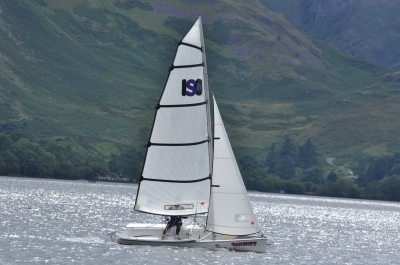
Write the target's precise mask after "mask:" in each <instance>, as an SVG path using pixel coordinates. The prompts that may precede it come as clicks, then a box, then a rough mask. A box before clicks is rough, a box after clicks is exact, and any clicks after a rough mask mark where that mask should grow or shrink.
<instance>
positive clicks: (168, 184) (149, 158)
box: [107, 16, 267, 252]
mask: <svg viewBox="0 0 400 265" xmlns="http://www.w3.org/2000/svg"><path fill="white" fill-rule="evenodd" d="M210 105H211V104H210V99H209V89H208V80H207V68H206V56H205V46H204V39H203V30H202V23H201V17H200V16H199V17H198V19H197V21H196V22H195V23H194V24H193V26H192V27H191V28H190V30H189V31H188V32H187V34H186V35H185V36H184V37H183V39H182V40H181V41H180V42H179V43H178V48H177V51H176V55H175V58H174V61H173V64H172V66H171V67H170V69H169V76H168V79H167V81H166V83H165V87H164V90H163V93H162V95H161V98H160V100H159V103H158V105H157V107H156V114H155V118H154V123H153V128H152V131H151V134H150V138H149V141H148V144H147V151H146V156H145V161H144V165H143V169H142V176H141V177H140V180H139V184H138V191H137V195H136V201H135V206H134V210H135V211H137V212H141V213H147V214H153V215H159V216H162V217H165V216H171V217H172V216H180V217H184V218H188V219H187V220H186V222H185V224H183V225H182V227H181V229H180V232H179V237H176V236H174V235H175V229H176V227H173V228H172V229H170V230H169V231H168V232H167V233H166V235H165V236H163V231H164V229H165V226H166V222H165V221H162V222H160V223H155V224H143V223H130V224H127V225H126V227H125V228H124V229H122V230H120V231H115V232H112V233H109V234H108V235H107V238H108V239H109V240H110V241H114V242H116V243H119V244H125V245H149V246H180V247H206V248H228V249H233V250H239V251H252V252H266V246H267V239H266V237H264V235H263V233H262V232H261V231H260V228H259V226H258V223H257V220H256V218H255V215H254V212H253V209H252V207H251V204H250V201H249V199H248V196H247V191H246V188H245V186H244V183H243V180H242V177H241V174H240V171H239V168H238V165H237V162H236V159H235V156H234V154H233V151H232V147H231V145H230V142H229V139H228V135H227V133H226V130H225V127H224V124H223V121H222V118H221V115H220V112H219V109H218V106H217V102H216V100H215V98H214V95H213V117H214V118H213V122H214V124H213V126H212V124H211V112H210V109H211V106H210ZM201 216H203V217H206V221H205V224H202V223H201V222H200V221H199V219H200V218H201ZM190 220H191V221H190Z"/></svg>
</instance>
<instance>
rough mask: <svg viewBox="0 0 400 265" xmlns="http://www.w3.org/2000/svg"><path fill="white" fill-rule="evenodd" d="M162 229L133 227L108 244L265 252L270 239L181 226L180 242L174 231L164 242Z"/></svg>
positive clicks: (145, 226)
mask: <svg viewBox="0 0 400 265" xmlns="http://www.w3.org/2000/svg"><path fill="white" fill-rule="evenodd" d="M164 227H165V226H163V225H159V224H157V225H148V224H130V225H128V226H127V227H126V228H125V229H124V230H121V231H116V232H113V233H110V234H108V235H107V237H108V241H112V242H116V243H118V244H122V245H146V246H172V247H190V248H213V249H216V248H227V249H230V250H236V251H251V252H261V253H264V252H266V248H267V239H266V238H265V237H256V236H229V235H215V234H212V233H210V232H207V231H205V230H204V228H202V227H200V226H197V225H195V226H193V225H186V226H182V228H181V231H180V233H179V235H180V238H179V239H175V238H174V236H173V235H174V234H175V230H174V229H173V230H172V231H169V232H168V233H167V236H166V238H165V239H162V231H163V228H164Z"/></svg>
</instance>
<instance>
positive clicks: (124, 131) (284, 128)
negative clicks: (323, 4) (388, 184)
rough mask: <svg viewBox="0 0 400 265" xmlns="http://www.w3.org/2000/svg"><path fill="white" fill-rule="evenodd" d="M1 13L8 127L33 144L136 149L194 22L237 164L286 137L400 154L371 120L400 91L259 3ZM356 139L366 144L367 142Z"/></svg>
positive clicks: (34, 6) (0, 90)
mask: <svg viewBox="0 0 400 265" xmlns="http://www.w3.org/2000/svg"><path fill="white" fill-rule="evenodd" d="M0 6H1V10H2V11H1V12H0V18H1V20H0V35H1V36H0V52H1V54H0V70H1V74H0V110H1V111H0V119H1V120H2V121H3V125H7V124H10V123H12V122H13V121H15V120H20V119H22V120H21V121H19V123H23V124H24V126H26V129H27V131H29V133H30V134H34V135H35V134H40V135H43V134H45V135H46V134H47V135H48V134H65V133H72V134H85V135H91V136H94V137H97V138H102V139H107V140H112V141H116V142H120V143H125V144H130V145H134V146H141V145H143V143H145V142H146V141H147V138H148V133H149V128H150V126H151V123H152V118H153V113H154V107H155V104H156V102H157V100H158V97H159V95H160V92H161V90H162V86H163V84H164V82H165V78H166V77H167V74H168V72H167V69H168V67H169V66H170V63H171V61H172V58H173V55H174V52H175V47H176V44H175V43H174V41H177V40H179V39H180V37H181V36H182V34H184V32H185V31H186V30H187V29H188V28H189V27H190V25H191V24H192V22H193V21H194V19H195V18H196V16H197V14H201V15H202V16H203V20H204V23H205V24H204V32H205V37H206V45H207V56H208V57H207V63H208V72H209V79H210V80H209V82H210V87H211V88H212V90H213V91H214V92H215V94H216V97H217V99H218V102H219V104H220V108H221V114H222V115H223V117H224V121H225V123H226V126H227V130H228V133H229V135H230V138H231V141H232V142H233V145H234V147H235V148H236V149H237V150H238V151H239V156H240V155H245V154H251V155H258V154H262V149H263V148H265V147H266V146H268V145H269V144H271V143H272V142H275V141H279V140H280V139H282V137H283V136H284V135H286V134H289V135H290V136H291V137H292V138H294V139H295V140H296V142H298V143H302V142H303V141H304V139H306V138H307V137H310V136H311V137H313V138H315V139H316V141H317V143H318V144H319V145H320V146H321V148H322V149H321V151H322V152H323V153H324V154H326V155H344V154H350V156H351V155H357V154H355V153H354V152H350V151H349V150H350V149H355V150H357V152H358V154H359V153H371V152H372V153H374V154H382V153H385V152H394V151H398V150H397V149H396V148H395V147H393V146H396V145H391V146H392V148H389V149H382V146H385V145H386V144H388V143H397V142H399V141H400V136H399V135H397V134H396V135H392V134H391V133H390V132H391V131H392V130H394V129H396V128H392V127H390V124H392V123H389V122H388V120H387V119H385V118H386V117H388V115H389V114H388V113H386V112H379V111H378V112H374V110H375V108H378V106H381V105H382V104H385V102H392V101H391V100H395V99H396V98H393V99H392V98H391V97H393V96H396V95H397V94H398V89H399V85H396V84H395V83H390V82H388V81H387V79H385V78H383V76H384V75H385V74H387V73H388V72H387V71H386V70H384V69H382V68H379V67H377V66H374V65H372V64H369V63H365V62H362V61H359V60H356V59H354V58H352V57H350V56H347V55H345V54H343V53H341V52H339V51H338V50H335V49H333V48H332V47H331V46H329V45H327V44H326V43H324V42H321V41H317V40H310V39H308V38H307V37H305V36H304V35H302V34H301V33H300V32H298V31H297V30H296V29H295V28H294V27H293V26H291V25H290V24H289V23H288V22H287V21H286V20H285V19H283V17H282V16H280V15H277V14H275V13H272V12H270V11H268V10H266V9H264V8H263V7H262V6H261V5H260V4H258V2H256V1H254V2H249V3H242V1H234V0H226V1H215V2H214V1H209V2H197V1H194V2H189V1H185V2H182V1H169V2H168V4H167V3H163V2H157V1H143V2H139V1H125V2H124V1H111V0H90V1H89V0H88V1H79V0H74V1H68V2H66V1H58V0H31V1H28V0H25V1H18V2H14V1H8V2H6V3H2V4H0ZM5 58H8V59H5ZM391 104H392V103H391ZM393 104H397V103H393ZM360 111H361V112H362V113H364V112H371V113H372V112H373V113H374V115H375V119H373V120H372V119H370V120H369V119H368V118H367V116H362V115H360ZM389 116H390V117H391V119H392V122H393V123H396V122H397V124H398V123H399V122H398V120H399V119H398V118H397V117H396V115H393V113H392V114H390V115H389ZM360 118H361V119H362V120H363V122H360V123H355V121H354V120H358V119H360ZM332 121H335V122H333V123H332ZM371 122H373V124H371ZM335 124H336V125H335ZM355 124H357V126H356V127H355ZM372 126H378V127H379V128H381V129H379V130H376V131H373V130H371V127H372ZM354 127H355V128H357V129H356V130H355V129H353V128H354ZM360 132H361V133H364V134H368V136H369V137H363V139H366V140H364V141H363V142H359V141H357V139H359V138H360ZM367 132H368V133H367ZM375 134H376V135H375ZM368 139H369V140H368ZM95 145H96V144H93V146H95ZM374 147H376V148H375V149H374ZM111 149H113V148H112V147H110V148H108V150H111ZM105 152H109V151H107V150H105ZM258 158H259V159H261V158H262V156H259V157H258Z"/></svg>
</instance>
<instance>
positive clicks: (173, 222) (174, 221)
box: [163, 216, 182, 239]
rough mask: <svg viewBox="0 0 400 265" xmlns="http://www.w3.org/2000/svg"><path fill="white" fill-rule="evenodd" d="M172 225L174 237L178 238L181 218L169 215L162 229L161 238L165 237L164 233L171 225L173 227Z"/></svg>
mask: <svg viewBox="0 0 400 265" xmlns="http://www.w3.org/2000/svg"><path fill="white" fill-rule="evenodd" d="M174 225H176V235H175V239H180V238H179V231H180V230H181V226H182V220H181V217H180V216H171V219H169V221H168V223H167V226H166V227H165V229H164V232H163V239H165V234H166V233H167V232H168V230H170V229H171V228H172V227H174Z"/></svg>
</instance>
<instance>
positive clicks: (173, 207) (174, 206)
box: [164, 203, 194, 210]
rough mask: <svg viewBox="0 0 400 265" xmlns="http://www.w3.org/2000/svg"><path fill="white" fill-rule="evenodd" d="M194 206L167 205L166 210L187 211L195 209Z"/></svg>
mask: <svg viewBox="0 0 400 265" xmlns="http://www.w3.org/2000/svg"><path fill="white" fill-rule="evenodd" d="M193 208H194V204H193V203H190V204H174V205H165V206H164V210H186V209H193Z"/></svg>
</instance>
